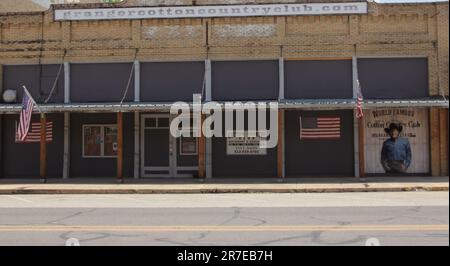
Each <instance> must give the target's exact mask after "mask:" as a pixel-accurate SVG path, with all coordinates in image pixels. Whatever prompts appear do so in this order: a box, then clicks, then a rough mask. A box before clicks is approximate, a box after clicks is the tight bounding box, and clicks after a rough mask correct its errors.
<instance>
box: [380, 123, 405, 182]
mask: <svg viewBox="0 0 450 266" xmlns="http://www.w3.org/2000/svg"><path fill="white" fill-rule="evenodd" d="M384 131H385V132H386V133H387V134H388V135H389V136H390V137H391V138H390V139H388V140H386V141H385V142H384V144H383V149H382V151H381V163H382V165H383V168H384V170H386V173H403V174H404V173H406V172H407V171H408V168H409V167H410V166H411V159H412V154H411V145H410V143H409V140H408V139H406V138H400V133H401V132H402V131H403V126H401V125H400V124H397V123H391V124H390V125H389V128H385V129H384Z"/></svg>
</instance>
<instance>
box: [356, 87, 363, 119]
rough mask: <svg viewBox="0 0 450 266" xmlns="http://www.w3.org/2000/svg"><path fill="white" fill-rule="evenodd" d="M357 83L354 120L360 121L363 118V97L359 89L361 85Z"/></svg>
mask: <svg viewBox="0 0 450 266" xmlns="http://www.w3.org/2000/svg"><path fill="white" fill-rule="evenodd" d="M357 82H358V96H357V97H358V99H357V100H356V109H357V112H356V118H358V119H361V118H363V117H364V110H363V103H364V96H363V94H362V89H361V83H360V82H359V80H358V81H357Z"/></svg>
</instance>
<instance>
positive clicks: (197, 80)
mask: <svg viewBox="0 0 450 266" xmlns="http://www.w3.org/2000/svg"><path fill="white" fill-rule="evenodd" d="M204 76H205V63H204V62H176V63H141V101H143V102H173V101H189V102H191V101H192V95H193V94H201V93H202V88H203V81H204Z"/></svg>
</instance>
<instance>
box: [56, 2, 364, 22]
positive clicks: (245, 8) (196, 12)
mask: <svg viewBox="0 0 450 266" xmlns="http://www.w3.org/2000/svg"><path fill="white" fill-rule="evenodd" d="M367 12H368V11H367V2H355V3H311V4H310V3H308V4H271V5H225V6H170V7H169V6H167V7H165V6H163V7H135V8H97V9H57V10H55V20H57V21H58V20H113V19H170V18H212V17H260V16H306V15H343V14H366V13H367Z"/></svg>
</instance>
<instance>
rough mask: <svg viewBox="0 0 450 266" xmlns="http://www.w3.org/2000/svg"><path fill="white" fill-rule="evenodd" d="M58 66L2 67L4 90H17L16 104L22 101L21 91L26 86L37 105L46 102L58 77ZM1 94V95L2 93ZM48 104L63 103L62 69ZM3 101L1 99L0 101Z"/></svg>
mask: <svg viewBox="0 0 450 266" xmlns="http://www.w3.org/2000/svg"><path fill="white" fill-rule="evenodd" d="M59 68H60V65H41V66H39V65H22V66H4V67H3V88H4V90H7V89H11V90H17V102H21V101H22V95H23V89H22V86H26V87H27V89H28V91H29V92H30V94H31V95H32V96H33V98H34V100H35V101H36V102H37V103H42V102H44V101H45V100H46V98H47V97H48V95H49V93H50V92H51V90H52V88H53V85H54V83H55V80H56V77H57V76H58V71H59ZM2 94H3V93H2ZM52 95H53V96H52V97H51V98H50V100H49V102H50V103H61V102H64V68H62V69H61V73H60V75H59V78H58V82H57V84H56V87H55V90H54V91H53V94H52ZM1 101H3V98H2V99H1Z"/></svg>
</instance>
